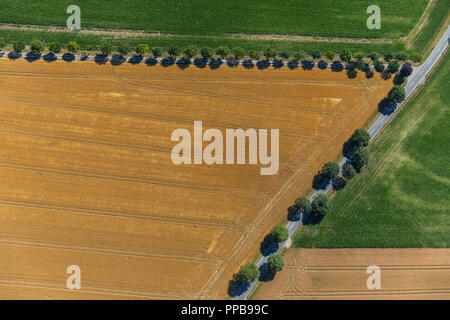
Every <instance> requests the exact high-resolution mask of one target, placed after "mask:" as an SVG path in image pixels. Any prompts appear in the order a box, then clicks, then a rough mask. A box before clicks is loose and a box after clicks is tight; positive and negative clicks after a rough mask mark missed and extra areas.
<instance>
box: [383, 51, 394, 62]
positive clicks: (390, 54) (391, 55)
mask: <svg viewBox="0 0 450 320" xmlns="http://www.w3.org/2000/svg"><path fill="white" fill-rule="evenodd" d="M393 57H394V54H393V53H392V52H387V53H386V54H385V55H384V61H387V62H389V61H391V59H392V58H393Z"/></svg>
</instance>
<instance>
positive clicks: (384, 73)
mask: <svg viewBox="0 0 450 320" xmlns="http://www.w3.org/2000/svg"><path fill="white" fill-rule="evenodd" d="M380 75H381V79H383V80H389V79H390V78H391V77H392V74H391V73H390V72H389V71H387V70H383V71H382V72H380Z"/></svg>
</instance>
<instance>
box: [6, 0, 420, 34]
mask: <svg viewBox="0 0 450 320" xmlns="http://www.w3.org/2000/svg"><path fill="white" fill-rule="evenodd" d="M427 3H428V0H414V1H411V0H384V1H381V0H346V1H335V0H316V1H313V2H312V1H309V0H288V1H283V2H280V1H276V0H246V1H241V0H230V1H219V0H212V1H198V0H195V1H192V0H164V1H162V0H146V1H132V0H122V1H109V2H105V1H103V0H79V1H77V3H76V4H77V5H78V6H79V7H80V8H81V10H82V27H84V28H93V27H95V28H117V29H139V30H145V31H150V32H152V31H160V32H163V33H176V34H202V35H204V34H210V35H212V34H224V33H258V34H286V35H308V36H337V37H363V38H378V37H389V38H397V37H401V36H406V35H407V34H408V33H409V31H410V30H411V29H412V28H413V26H414V25H415V23H416V22H417V21H418V19H419V17H420V15H421V14H422V12H423V10H424V9H425V7H426V5H427ZM72 4H73V1H71V0H52V1H40V0H29V1H20V0H9V1H6V2H2V3H1V4H0V22H3V23H18V24H38V25H57V26H65V25H66V19H67V17H68V14H66V9H67V7H68V6H70V5H72ZM370 5H378V6H379V7H380V8H381V13H382V28H381V29H380V30H369V29H367V27H366V20H367V18H368V17H369V15H368V14H367V13H366V10H367V8H368V7H369V6H370Z"/></svg>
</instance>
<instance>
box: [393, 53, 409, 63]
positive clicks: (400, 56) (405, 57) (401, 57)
mask: <svg viewBox="0 0 450 320" xmlns="http://www.w3.org/2000/svg"><path fill="white" fill-rule="evenodd" d="M395 58H396V59H397V60H400V61H406V60H408V54H407V53H406V52H404V51H401V52H399V53H397V54H396V55H395Z"/></svg>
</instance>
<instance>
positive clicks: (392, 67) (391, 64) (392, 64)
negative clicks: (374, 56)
mask: <svg viewBox="0 0 450 320" xmlns="http://www.w3.org/2000/svg"><path fill="white" fill-rule="evenodd" d="M399 68H400V65H399V64H398V60H391V61H389V65H388V71H389V72H390V73H392V74H394V73H396V72H397V71H398V69H399Z"/></svg>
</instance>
